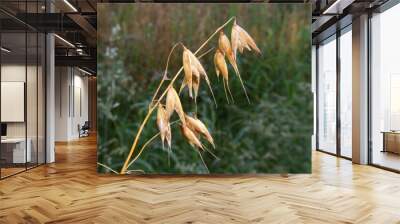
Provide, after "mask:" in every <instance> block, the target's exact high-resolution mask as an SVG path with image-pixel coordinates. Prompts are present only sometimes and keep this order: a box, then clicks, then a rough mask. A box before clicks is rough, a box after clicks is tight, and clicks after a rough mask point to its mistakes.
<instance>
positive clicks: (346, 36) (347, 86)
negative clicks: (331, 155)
mask: <svg viewBox="0 0 400 224" xmlns="http://www.w3.org/2000/svg"><path fill="white" fill-rule="evenodd" d="M351 48H352V33H351V26H348V27H347V28H345V29H344V30H343V31H342V34H341V36H340V155H341V156H344V157H348V158H351V156H352V155H351V154H352V149H351V145H352V144H351V143H352V137H351V136H352V125H351V124H352V100H351V99H352V96H353V95H352V74H353V72H352V66H351V65H352V49H351Z"/></svg>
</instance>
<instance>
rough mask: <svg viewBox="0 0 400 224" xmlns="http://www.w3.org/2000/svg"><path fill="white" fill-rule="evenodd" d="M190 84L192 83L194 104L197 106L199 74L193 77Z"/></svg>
mask: <svg viewBox="0 0 400 224" xmlns="http://www.w3.org/2000/svg"><path fill="white" fill-rule="evenodd" d="M192 82H193V92H194V102H195V103H196V104H197V96H198V93H199V88H200V75H199V74H196V75H193V77H192Z"/></svg>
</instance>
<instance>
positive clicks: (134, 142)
mask: <svg viewBox="0 0 400 224" xmlns="http://www.w3.org/2000/svg"><path fill="white" fill-rule="evenodd" d="M234 19H235V17H231V18H230V19H229V20H228V21H226V22H225V23H224V24H223V25H222V26H220V27H218V28H217V29H216V30H215V32H214V33H212V34H211V35H210V37H209V38H208V39H207V40H206V41H204V42H203V44H202V45H201V46H200V47H199V48H198V49H197V50H196V51H195V52H194V55H196V54H197V53H199V52H200V51H201V50H202V49H203V48H204V47H205V46H206V45H207V44H208V42H210V40H211V39H212V38H213V37H214V36H215V35H216V34H217V33H218V32H219V31H220V30H222V29H223V28H224V27H225V26H226V25H228V24H229V23H230V22H231V21H232V20H234ZM182 71H183V66H182V67H181V68H180V69H179V71H178V72H177V73H176V74H175V76H174V78H173V79H172V80H171V82H170V83H169V85H168V87H167V88H166V89H165V90H164V92H163V93H162V94H161V96H160V97H159V98H158V100H157V102H156V103H155V104H154V105H152V106H151V107H150V108H149V111H148V112H147V114H146V117H145V118H144V120H143V121H142V123H141V125H140V127H139V130H138V132H137V134H136V136H135V139H134V141H133V144H132V147H131V149H130V151H129V154H128V156H127V157H126V159H125V162H124V166H123V167H122V169H121V172H120V174H125V173H126V170H127V168H128V165H129V161H130V160H131V157H132V155H133V152H134V151H135V149H136V146H137V144H138V142H139V138H140V135H141V134H142V131H143V128H144V126H145V125H146V124H147V121H148V120H149V118H150V116H151V114H152V113H153V112H154V109H155V108H157V106H158V104H159V103H160V101H161V100H162V99H163V98H164V96H165V95H166V94H167V92H168V89H169V88H171V86H172V85H173V84H174V82H175V80H176V79H177V78H178V76H179V74H180V73H181V72H182ZM163 80H164V79H163ZM163 80H161V82H163ZM160 88H161V84H160ZM155 95H156V94H155ZM150 104H152V102H150Z"/></svg>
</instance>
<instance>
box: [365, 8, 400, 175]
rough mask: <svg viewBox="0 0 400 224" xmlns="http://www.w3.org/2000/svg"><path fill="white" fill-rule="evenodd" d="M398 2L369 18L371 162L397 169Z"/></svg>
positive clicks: (399, 109) (399, 132) (399, 137)
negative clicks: (370, 41)
mask: <svg viewBox="0 0 400 224" xmlns="http://www.w3.org/2000/svg"><path fill="white" fill-rule="evenodd" d="M398 21H400V5H396V6H394V7H392V8H390V9H388V10H386V11H384V12H382V13H380V14H376V15H374V16H373V17H372V18H371V34H372V37H371V40H372V43H371V45H372V46H371V47H372V48H371V52H372V54H371V59H372V61H371V66H372V71H371V99H370V100H371V101H370V104H371V107H370V108H371V115H370V116H371V118H370V119H371V130H370V132H371V140H372V150H371V155H370V156H371V162H372V163H373V164H375V165H378V166H382V167H386V168H389V169H394V170H398V171H399V170H400V63H399V57H398V55H399V52H400V44H399V40H400V30H399V29H398V28H397V27H398Z"/></svg>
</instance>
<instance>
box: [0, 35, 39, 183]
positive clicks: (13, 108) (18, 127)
mask: <svg viewBox="0 0 400 224" xmlns="http://www.w3.org/2000/svg"><path fill="white" fill-rule="evenodd" d="M26 41H27V39H26V33H25V32H9V33H4V32H3V33H2V34H1V46H2V49H3V50H2V51H1V54H2V56H1V106H0V110H1V126H2V128H1V129H2V136H1V161H2V164H1V167H2V168H1V169H2V170H1V175H2V177H7V176H10V175H12V174H15V173H18V172H21V171H24V170H25V169H26V163H27V162H30V161H31V160H30V159H31V154H30V153H31V151H30V150H29V145H27V141H26V134H27V130H26V128H27V126H26V101H25V99H26V90H27V86H26V80H27V79H26V77H27V66H26V61H27V48H26V45H27V44H26ZM4 49H7V50H4ZM27 146H28V150H27Z"/></svg>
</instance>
